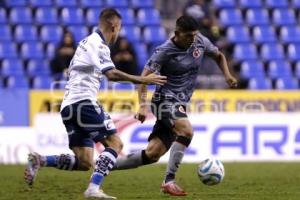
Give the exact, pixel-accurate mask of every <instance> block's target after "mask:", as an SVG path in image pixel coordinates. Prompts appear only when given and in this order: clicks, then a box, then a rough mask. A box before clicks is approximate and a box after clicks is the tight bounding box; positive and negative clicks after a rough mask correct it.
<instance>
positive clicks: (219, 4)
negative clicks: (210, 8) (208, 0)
mask: <svg viewBox="0 0 300 200" xmlns="http://www.w3.org/2000/svg"><path fill="white" fill-rule="evenodd" d="M214 6H215V7H216V8H217V9H219V8H234V7H236V2H235V0H214Z"/></svg>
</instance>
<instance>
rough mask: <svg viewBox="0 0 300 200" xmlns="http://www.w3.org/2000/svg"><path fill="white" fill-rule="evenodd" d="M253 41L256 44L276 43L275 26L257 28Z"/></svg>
mask: <svg viewBox="0 0 300 200" xmlns="http://www.w3.org/2000/svg"><path fill="white" fill-rule="evenodd" d="M253 39H254V41H255V42H256V43H258V44H261V43H266V42H276V41H277V38H276V33H275V30H274V27H273V26H265V25H262V26H255V27H254V28H253Z"/></svg>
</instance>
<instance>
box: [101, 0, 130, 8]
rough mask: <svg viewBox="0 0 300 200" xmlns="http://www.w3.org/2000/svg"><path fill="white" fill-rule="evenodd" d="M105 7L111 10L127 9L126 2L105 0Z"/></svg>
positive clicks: (125, 0)
mask: <svg viewBox="0 0 300 200" xmlns="http://www.w3.org/2000/svg"><path fill="white" fill-rule="evenodd" d="M106 6H108V7H113V8H119V7H123V8H128V0H106Z"/></svg>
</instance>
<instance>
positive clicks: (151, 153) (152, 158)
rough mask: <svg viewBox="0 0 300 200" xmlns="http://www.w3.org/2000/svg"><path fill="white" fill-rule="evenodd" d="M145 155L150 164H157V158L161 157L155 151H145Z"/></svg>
mask: <svg viewBox="0 0 300 200" xmlns="http://www.w3.org/2000/svg"><path fill="white" fill-rule="evenodd" d="M145 153H146V155H147V157H148V159H149V162H150V163H155V162H157V161H158V160H159V158H160V157H161V155H160V153H159V152H157V151H147V150H146V152H145Z"/></svg>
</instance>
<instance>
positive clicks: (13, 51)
mask: <svg viewBox="0 0 300 200" xmlns="http://www.w3.org/2000/svg"><path fill="white" fill-rule="evenodd" d="M16 57H17V48H16V44H15V43H12V42H10V41H2V42H0V59H3V58H16Z"/></svg>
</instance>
